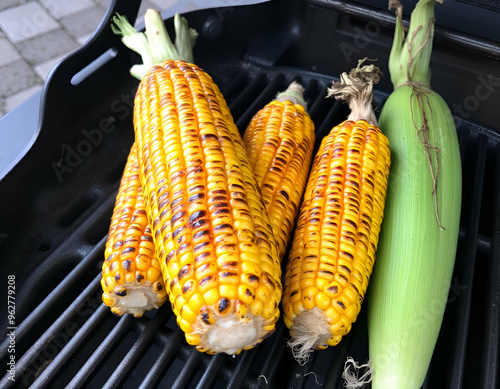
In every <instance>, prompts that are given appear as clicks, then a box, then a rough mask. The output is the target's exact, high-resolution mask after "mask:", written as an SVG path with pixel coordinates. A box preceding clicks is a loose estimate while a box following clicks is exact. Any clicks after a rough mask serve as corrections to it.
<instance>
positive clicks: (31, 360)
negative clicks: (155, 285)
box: [0, 69, 500, 388]
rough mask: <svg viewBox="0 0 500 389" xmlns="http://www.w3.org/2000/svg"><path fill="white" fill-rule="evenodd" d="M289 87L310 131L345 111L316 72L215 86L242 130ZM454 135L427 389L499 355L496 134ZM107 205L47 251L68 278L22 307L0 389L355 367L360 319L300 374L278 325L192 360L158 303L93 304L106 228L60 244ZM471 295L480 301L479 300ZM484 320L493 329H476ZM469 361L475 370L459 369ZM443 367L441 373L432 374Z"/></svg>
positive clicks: (304, 382)
mask: <svg viewBox="0 0 500 389" xmlns="http://www.w3.org/2000/svg"><path fill="white" fill-rule="evenodd" d="M291 80H298V81H300V82H302V83H303V84H304V85H305V87H306V96H307V98H308V101H309V106H310V111H311V115H312V116H313V119H314V121H315V122H316V123H317V133H318V135H319V136H321V135H322V134H323V135H324V134H325V133H327V132H328V131H329V129H330V128H331V127H332V125H334V123H338V122H340V121H341V120H343V118H345V115H346V112H347V111H346V109H347V108H346V107H345V105H343V104H342V103H340V102H334V101H332V100H327V99H325V98H324V93H322V91H324V90H326V87H327V86H328V84H329V82H330V79H329V78H327V77H325V76H321V75H316V76H315V78H314V79H313V78H312V77H311V75H307V74H302V73H301V72H300V71H297V70H294V71H290V70H288V73H284V72H280V71H276V70H273V71H266V70H264V69H253V71H251V72H247V73H245V74H244V81H243V84H245V85H244V86H242V85H241V84H242V81H241V79H240V80H237V82H238V83H239V85H238V87H237V88H235V87H232V86H231V85H227V87H226V88H225V90H226V92H225V94H226V96H227V100H228V101H229V102H230V108H231V109H232V111H233V112H236V113H238V112H241V113H240V114H238V116H236V114H235V120H236V122H237V123H238V125H239V128H240V129H243V128H244V126H245V125H246V123H247V122H248V120H249V118H250V117H251V116H252V114H253V113H254V112H255V110H256V109H258V108H257V107H259V106H261V105H262V104H265V102H266V101H268V100H269V98H270V97H272V96H274V95H275V93H276V92H277V91H279V90H281V89H283V88H284V87H286V85H287V84H288V83H289V82H290V81H291ZM236 91H237V92H236ZM312 96H316V97H315V98H313V97H312ZM383 99H384V96H381V95H377V96H376V98H375V101H376V103H377V102H378V103H381V102H383ZM245 107H247V109H245ZM459 132H460V144H461V151H462V160H463V164H464V172H465V173H464V204H471V205H472V206H469V207H467V206H466V207H463V215H462V225H461V230H460V231H461V232H460V243H459V253H458V257H457V266H456V270H455V274H454V278H453V284H452V286H453V287H452V289H451V291H450V296H449V297H448V301H449V304H448V309H447V313H446V318H445V325H444V326H445V328H446V329H447V330H446V331H443V334H442V335H441V337H440V339H439V343H438V347H437V350H436V354H435V358H434V361H433V364H432V366H431V369H430V372H429V377H428V384H427V387H428V388H438V387H439V388H444V387H449V388H456V387H461V385H463V387H472V386H470V384H472V383H474V382H481V380H483V381H482V382H484V385H485V386H484V387H487V385H486V382H487V380H490V379H496V373H495V370H494V368H493V370H492V369H491V368H488V366H491V363H492V362H495V361H496V360H497V358H498V351H497V345H495V344H494V343H492V342H491V341H490V337H492V336H493V333H494V330H495V326H497V327H496V329H497V330H498V306H497V305H495V304H496V303H498V293H496V294H495V293H494V292H495V289H494V288H495V286H496V284H495V282H496V283H498V271H499V270H498V269H499V268H500V267H499V263H498V262H499V259H498V250H497V249H495V248H496V247H498V237H499V231H500V225H499V220H500V218H497V217H496V216H498V214H499V208H498V207H499V204H500V184H499V183H500V157H499V154H498V147H499V142H498V137H497V136H496V135H494V134H491V135H490V134H488V133H487V132H483V131H481V132H479V131H478V127H477V126H474V125H472V124H469V123H464V124H463V125H462V126H461V127H460V128H459ZM492 177H493V179H492ZM113 204H114V193H113V194H112V195H110V196H109V197H108V198H105V199H103V200H102V201H101V205H100V206H98V207H94V208H93V209H92V206H91V205H89V208H90V214H89V215H88V216H87V219H86V220H83V221H82V222H81V224H80V227H79V228H77V229H76V230H75V231H74V232H73V233H72V234H70V236H69V237H68V238H67V239H66V240H65V241H64V243H63V244H62V245H61V246H60V247H58V248H57V249H56V250H55V251H54V253H53V254H52V255H51V257H54V258H52V261H54V262H59V261H60V262H64V261H65V262H68V266H67V267H66V269H68V271H67V272H65V276H64V278H63V279H62V280H61V281H60V282H59V283H58V284H57V285H56V286H55V287H54V289H53V290H52V291H51V292H50V293H49V295H48V296H47V297H45V298H44V299H43V300H42V301H41V302H40V303H39V304H32V305H33V306H32V307H31V308H30V313H29V314H28V315H27V317H26V319H25V320H23V322H22V323H20V324H19V325H18V327H17V334H16V343H17V344H16V357H17V358H18V360H17V365H16V370H17V374H16V375H17V377H16V382H15V383H14V382H12V381H8V380H6V377H7V376H5V377H4V378H3V381H2V382H1V384H0V386H2V387H5V388H11V387H19V388H21V387H27V386H30V387H32V388H43V387H50V388H56V387H64V386H68V387H75V388H77V387H91V388H100V387H103V388H112V387H124V388H151V387H156V386H158V385H159V386H160V387H168V388H208V387H214V388H236V387H242V388H256V387H275V388H284V387H290V388H292V387H293V388H299V387H311V388H312V387H315V386H317V383H320V384H322V385H323V387H339V388H340V387H342V382H343V381H342V378H341V374H342V370H343V365H344V362H345V360H346V358H347V356H352V357H354V358H355V359H356V360H359V361H363V360H366V358H367V334H366V317H365V315H364V314H363V313H362V314H361V316H360V318H359V319H358V322H357V323H356V325H355V326H354V327H353V330H352V333H351V334H349V335H348V336H347V337H346V338H345V339H344V340H343V341H342V342H341V343H340V344H339V346H337V347H335V348H329V349H327V350H325V351H321V352H316V353H314V355H313V358H312V359H311V361H310V362H309V363H308V364H307V365H306V366H304V367H301V366H299V365H297V364H295V362H293V360H292V358H291V355H290V351H289V350H288V349H287V347H286V344H285V339H286V338H287V337H288V332H287V329H286V328H285V327H284V325H283V322H282V321H281V320H280V323H279V325H278V328H277V330H276V332H275V334H273V335H272V337H270V338H269V339H267V340H266V341H264V342H263V343H262V344H261V345H260V346H259V347H257V348H256V349H255V350H250V351H246V352H243V353H242V354H241V355H239V356H236V357H234V358H233V357H231V356H226V355H217V356H208V355H205V354H200V353H198V352H197V351H196V350H195V349H194V348H191V347H190V346H188V345H187V344H186V343H185V341H184V337H183V334H182V332H181V331H180V330H179V329H178V328H177V326H176V323H175V317H174V316H173V314H172V311H171V309H170V307H169V306H164V307H162V308H161V309H159V310H158V311H156V312H149V313H147V314H146V315H145V317H143V318H141V319H135V318H133V317H130V316H124V317H120V318H119V317H116V316H114V315H113V314H111V313H110V311H109V309H108V308H107V307H105V306H103V305H102V303H101V301H100V299H101V297H100V294H101V289H100V284H99V281H100V273H99V268H100V264H101V263H102V259H103V252H104V245H105V233H104V234H102V236H101V238H100V239H99V240H98V242H97V243H96V244H94V245H93V246H92V247H91V249H90V250H88V252H87V253H86V254H85V255H83V256H82V258H80V259H79V260H78V261H75V260H74V259H73V258H72V257H68V256H67V250H68V249H67V248H66V247H65V246H67V247H71V250H74V251H78V246H81V245H82V241H81V236H82V235H85V230H88V229H95V228H97V229H98V230H99V231H106V229H107V227H108V223H109V217H110V214H111V212H112V207H113ZM485 207H486V208H485ZM85 212H87V211H84V213H85ZM69 269H71V270H70V271H69ZM47 276H48V277H53V276H54V275H53V274H48V275H47ZM82 280H85V282H82ZM484 285H486V288H485V289H483V288H482V287H483V286H484ZM35 289H36V288H35ZM492 292H493V293H492ZM497 292H498V291H497ZM62 296H64V298H62ZM367 298H369V294H368V296H367ZM481 300H484V302H483V303H478V301H481ZM495 307H496V308H495ZM483 323H486V326H487V328H490V329H491V330H492V331H493V332H487V331H483V328H484V324H483ZM7 346H8V343H7V342H4V343H3V344H2V347H1V357H2V363H6V362H7V359H6V358H7V357H8V354H7ZM450 353H451V355H450ZM445 356H446V358H444V357H445ZM477 359H479V360H481V366H483V370H479V371H474V369H469V368H467V366H470V365H473V364H475V363H477V361H476V360H477ZM493 366H494V365H493ZM443 369H444V371H446V372H447V374H443ZM309 372H314V375H313V374H307V373H309Z"/></svg>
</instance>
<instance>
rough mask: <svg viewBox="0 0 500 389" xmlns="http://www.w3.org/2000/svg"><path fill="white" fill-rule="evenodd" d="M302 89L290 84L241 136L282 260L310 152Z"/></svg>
mask: <svg viewBox="0 0 500 389" xmlns="http://www.w3.org/2000/svg"><path fill="white" fill-rule="evenodd" d="M302 94H303V88H302V86H301V85H299V84H298V83H296V82H293V83H292V84H291V85H290V86H289V87H288V89H287V90H286V91H284V92H282V93H280V94H278V96H277V97H276V99H274V100H273V101H271V102H270V103H268V104H267V105H266V106H265V107H263V108H262V109H261V110H260V111H259V112H257V113H256V114H255V115H254V116H253V118H252V120H251V121H250V123H249V125H248V127H247V128H246V130H245V133H244V135H243V141H244V144H245V150H246V154H247V156H248V159H249V162H250V165H251V166H252V169H253V172H254V175H255V178H256V179H257V183H258V184H259V186H260V188H261V191H262V196H263V199H264V203H265V205H266V209H267V211H268V214H269V220H270V222H271V226H272V228H273V232H274V235H275V236H276V238H277V241H278V244H279V255H280V258H283V256H284V255H285V252H286V250H287V248H288V245H289V243H290V240H291V238H292V236H293V229H294V227H295V219H296V217H297V212H298V209H299V205H300V200H301V198H302V195H303V193H304V189H305V185H306V181H307V175H308V173H309V168H310V166H311V160H312V154H313V147H314V139H315V135H314V123H313V121H312V120H311V118H310V116H309V114H308V113H307V111H306V108H305V106H306V104H305V102H304V99H303V96H302Z"/></svg>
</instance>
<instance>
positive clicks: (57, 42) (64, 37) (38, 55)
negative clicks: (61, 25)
mask: <svg viewBox="0 0 500 389" xmlns="http://www.w3.org/2000/svg"><path fill="white" fill-rule="evenodd" d="M16 46H17V49H18V50H19V52H20V53H21V55H22V56H23V57H24V58H25V59H26V60H27V61H29V62H31V63H33V64H39V63H41V62H45V61H47V60H49V59H51V58H54V57H57V56H58V55H60V54H63V53H67V52H70V51H74V50H76V49H78V47H80V45H79V44H78V43H77V42H76V41H75V40H74V39H73V38H72V37H71V36H68V34H67V33H66V32H65V31H64V30H62V29H59V30H54V31H50V32H48V33H46V34H43V35H39V36H37V37H35V38H32V39H29V40H26V41H24V42H20V43H18V44H17V45H16Z"/></svg>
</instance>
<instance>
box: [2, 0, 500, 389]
mask: <svg viewBox="0 0 500 389" xmlns="http://www.w3.org/2000/svg"><path fill="white" fill-rule="evenodd" d="M447 2H448V3H447ZM403 4H404V6H405V12H406V14H405V15H406V16H408V14H409V12H410V10H411V9H413V4H414V2H409V1H407V2H403ZM139 5H140V2H139V1H117V0H114V1H112V3H111V5H110V8H109V9H108V12H107V14H106V15H105V17H104V19H103V22H102V23H101V25H100V26H99V28H98V30H97V31H96V33H95V35H94V36H93V38H92V39H91V40H90V41H89V42H88V43H87V44H86V45H85V46H84V47H82V48H81V49H80V50H78V51H76V52H74V53H73V54H71V55H70V56H69V57H68V58H67V59H65V60H64V61H62V62H61V63H60V64H59V65H58V66H57V67H56V68H55V69H54V70H53V71H52V73H51V74H50V76H49V78H48V80H47V82H46V84H45V87H44V89H43V92H42V96H41V105H40V117H39V121H38V126H37V130H36V134H35V135H36V140H34V142H33V143H32V145H31V146H30V147H28V148H27V149H26V150H25V151H24V152H23V154H24V155H22V158H18V161H17V162H16V163H15V164H13V165H14V166H13V167H12V168H11V169H10V170H9V171H8V172H7V173H6V174H5V175H4V176H3V177H1V181H0V193H1V198H2V205H3V209H2V212H1V213H0V274H1V275H2V277H1V278H2V280H1V283H2V285H1V288H2V292H1V296H2V299H1V301H0V307H1V310H0V329H1V331H4V335H3V341H2V343H1V346H0V360H1V366H3V374H5V371H6V369H9V365H8V362H9V361H10V360H11V355H15V381H11V380H9V379H8V377H9V373H7V374H5V375H3V378H2V379H1V381H0V387H2V388H25V387H32V388H43V387H45V388H62V387H71V388H80V387H88V388H115V387H121V388H153V387H159V388H321V387H323V388H342V387H343V386H342V385H343V379H342V371H343V369H344V363H345V362H346V359H347V358H348V357H349V356H350V357H352V358H353V359H354V360H355V361H359V362H363V363H366V362H367V360H368V337H367V327H366V308H365V309H362V310H361V314H360V316H359V317H358V320H357V321H356V323H355V324H354V325H353V328H352V331H351V332H350V333H349V334H348V335H347V336H345V337H344V339H343V340H342V341H341V343H340V344H339V345H338V346H336V347H329V348H328V349H326V350H323V351H316V352H314V353H313V354H312V356H311V358H310V360H309V362H308V363H307V364H306V365H304V366H300V365H299V364H297V363H296V362H295V361H294V360H293V358H292V355H291V352H290V350H289V349H288V348H287V346H286V340H287V338H288V337H289V334H288V330H287V329H286V327H285V326H284V324H283V320H282V319H280V321H279V322H278V325H277V329H276V331H275V333H274V334H273V335H272V336H271V337H269V338H267V339H266V340H265V341H263V342H262V343H261V344H260V345H259V346H258V347H256V348H255V349H252V350H248V351H244V352H242V353H241V354H240V355H237V356H229V355H225V354H224V355H215V356H210V355H206V354H202V353H199V352H198V351H196V350H195V348H193V347H191V346H189V345H188V344H187V343H186V342H185V340H184V335H183V333H182V332H181V330H180V329H179V328H178V327H177V325H176V321H175V316H174V315H173V313H172V310H171V308H170V306H169V304H166V305H165V306H163V307H162V308H161V309H159V310H157V311H152V312H148V313H146V314H145V316H144V317H142V318H139V319H137V318H134V317H131V316H130V315H126V316H123V317H117V316H115V315H113V314H112V313H111V312H110V310H109V308H107V307H105V306H104V305H103V304H102V302H101V287H100V284H99V282H100V268H101V265H102V261H103V259H104V245H105V239H106V234H107V232H108V228H109V222H110V217H111V214H112V211H113V206H114V200H115V195H116V193H117V190H118V185H119V181H120V178H121V174H122V172H123V167H124V165H125V161H126V158H127V155H128V152H129V150H130V147H131V145H132V143H133V138H134V136H133V128H132V104H133V97H134V93H135V89H136V87H137V85H138V81H137V80H135V79H133V78H132V77H131V76H130V75H129V73H128V69H129V68H130V66H131V65H132V64H133V63H137V62H139V58H138V56H137V55H135V54H134V53H131V52H130V51H129V50H128V49H127V48H125V47H124V46H123V45H122V44H121V42H120V40H119V37H117V36H116V35H114V34H113V33H112V32H111V30H110V28H109V20H110V18H111V16H112V15H113V14H114V12H115V11H116V12H119V13H121V14H124V15H127V16H128V18H129V20H135V18H136V16H137V13H138V9H139ZM439 7H443V8H441V9H440V8H439ZM445 7H446V8H445ZM386 8H387V7H386V1H385V0H384V1H357V2H354V1H352V2H351V1H342V0H310V1H285V0H275V1H271V2H266V3H262V4H256V5H247V6H226V7H219V8H212V9H205V10H197V11H193V12H189V13H186V14H185V16H186V17H187V19H188V20H189V23H190V25H191V26H192V27H194V28H195V29H196V30H197V31H198V32H199V33H200V37H199V38H198V41H197V45H196V47H195V52H194V54H195V61H196V63H197V64H198V65H199V66H200V67H202V68H203V69H204V70H206V71H207V72H208V73H209V74H210V75H211V76H212V77H213V79H214V81H215V82H216V83H217V84H218V85H219V87H220V89H221V91H222V93H223V94H224V96H225V98H226V100H227V102H228V104H229V107H230V109H231V111H232V113H233V116H234V119H235V121H236V124H237V126H238V128H239V129H240V131H243V130H244V129H245V127H246V125H247V123H248V122H249V120H250V118H251V117H252V116H253V114H254V113H255V112H256V111H257V110H258V109H259V108H260V107H262V106H263V105H264V104H265V103H267V102H268V101H270V100H271V99H272V98H273V97H274V96H275V94H276V93H277V92H278V91H281V90H284V89H285V88H286V86H287V85H288V84H289V83H290V82H291V81H293V80H297V81H300V82H301V83H302V84H303V85H304V87H305V97H306V100H307V102H308V107H309V112H310V115H311V117H312V119H313V120H314V122H315V124H316V134H317V135H316V136H317V143H316V149H317V147H318V145H319V142H320V140H321V138H322V137H323V136H324V135H326V134H327V133H328V132H329V130H330V129H331V128H332V127H333V126H334V125H335V124H338V123H339V122H341V121H342V120H344V119H345V118H346V116H347V114H348V107H347V106H346V105H345V104H343V103H342V102H340V101H334V100H332V99H326V98H325V95H326V88H327V86H329V84H330V83H331V81H332V80H338V76H339V74H340V73H341V72H343V71H348V70H349V69H351V68H352V67H354V66H355V65H356V63H357V61H358V59H360V58H362V57H368V58H377V59H378V62H377V64H378V66H380V67H381V69H382V71H383V72H384V74H385V76H384V77H383V79H382V81H381V83H380V84H379V85H377V86H376V88H375V95H374V102H373V105H374V107H375V108H376V112H379V111H380V108H381V107H382V106H383V104H384V101H385V99H386V98H387V96H388V95H389V93H390V92H391V90H392V86H391V84H390V80H389V72H388V70H387V65H386V64H387V59H388V55H389V50H390V45H391V42H392V34H393V28H394V19H395V18H394V15H393V14H392V13H390V12H389V11H387V10H386ZM436 12H437V16H436V17H437V25H436V37H435V44H434V52H433V57H432V62H431V68H432V71H433V76H432V86H433V89H435V90H436V91H437V92H438V93H440V94H441V95H442V96H443V98H444V99H445V100H446V101H447V102H448V104H449V106H450V107H451V109H452V112H453V113H454V115H455V119H456V124H457V131H458V135H459V140H460V148H461V158H462V166H463V200H462V216H461V226H460V237H459V246H458V251H457V259H456V265H455V270H454V275H453V279H452V285H451V288H450V292H449V296H448V301H447V306H446V312H445V317H444V322H443V326H442V330H441V333H440V336H439V339H438V343H437V346H436V349H435V353H434V357H433V360H432V363H431V365H430V368H429V371H428V374H427V378H426V381H425V384H424V388H427V389H431V388H432V389H434V388H439V389H441V388H484V389H486V388H497V387H498V386H499V385H498V384H499V367H498V366H499V365H498V362H499V335H500V324H499V309H500V152H499V145H500V127H499V126H498V108H499V101H500V91H499V89H500V68H499V62H498V61H499V58H500V41H499V39H500V31H499V27H498V24H496V23H497V20H498V16H499V12H500V8H498V5H496V3H494V2H488V1H464V2H459V1H455V2H454V1H451V0H447V1H445V4H443V5H442V6H440V5H438V6H436ZM446 12H448V13H451V14H455V15H457V14H460V15H462V16H464V15H470V17H471V18H473V17H478V18H481V20H482V24H480V25H477V23H471V26H469V27H468V30H467V29H466V28H464V27H463V25H462V28H460V27H459V26H457V25H454V24H453V23H454V22H456V19H455V18H452V17H449V16H448V17H447V16H446V15H447V13H446ZM463 12H465V14H464V13H463ZM468 12H470V13H469V14H467V13H468ZM448 15H449V14H448ZM164 16H165V17H167V16H171V15H167V14H164ZM166 22H167V26H168V28H169V29H171V28H172V20H171V19H170V18H167V20H166ZM495 39H496V40H495ZM481 85H482V86H483V87H481ZM19 112H20V113H21V112H23V111H22V109H21V110H20V111H19ZM20 113H18V116H19V115H20ZM14 114H15V113H14ZM19 123H21V125H22V123H23V121H22V118H20V119H19ZM0 147H1V148H6V147H7V148H8V145H5V144H4V145H1V146H0ZM12 276H14V277H12ZM14 278H15V287H16V289H15V291H16V294H15V303H16V305H15V321H14V322H12V323H9V321H8V302H7V285H9V281H10V280H13V279H14ZM369 298H370V292H369V289H368V293H367V295H366V299H369ZM364 307H366V302H365V303H364ZM13 342H14V343H13ZM13 345H14V349H15V354H12V353H11V351H12V346H13ZM366 387H369V385H367V386H366Z"/></svg>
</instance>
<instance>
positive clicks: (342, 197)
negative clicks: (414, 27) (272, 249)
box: [283, 65, 390, 363]
mask: <svg viewBox="0 0 500 389" xmlns="http://www.w3.org/2000/svg"><path fill="white" fill-rule="evenodd" d="M379 77H380V74H379V70H378V68H376V67H374V66H373V65H370V66H364V67H362V68H360V66H358V67H357V68H356V69H353V71H352V72H351V73H350V74H349V75H347V74H346V73H343V74H342V76H341V82H339V83H333V85H332V88H331V89H329V95H334V96H335V97H336V98H339V97H342V98H343V99H344V100H346V101H348V102H349V105H350V108H351V114H350V115H349V118H348V119H347V120H346V121H344V122H343V123H341V124H339V125H338V126H336V127H334V128H333V129H332V130H331V131H330V133H329V135H327V136H326V137H325V138H324V139H323V140H322V142H321V145H320V148H319V150H318V152H317V154H316V156H315V159H314V161H313V166H312V168H311V173H310V176H309V179H308V182H307V186H306V190H305V194H304V199H303V202H302V205H301V209H300V213H299V219H298V222H297V229H296V232H295V236H294V239H293V243H292V248H291V251H290V256H289V261H288V263H287V267H286V276H285V284H284V292H283V309H284V318H285V324H286V325H287V327H288V328H290V329H291V335H292V339H291V340H290V342H289V346H290V347H291V348H292V352H293V355H294V357H295V358H296V359H297V361H298V362H299V363H305V362H306V361H307V360H308V356H309V353H310V352H311V351H312V350H313V349H322V348H326V347H327V346H328V345H330V346H334V345H336V344H337V343H339V342H340V340H341V338H342V336H344V335H345V334H347V333H348V332H349V331H350V329H351V326H352V323H353V322H354V321H355V320H356V318H357V315H358V313H359V311H360V309H361V303H362V301H363V298H364V295H365V292H366V289H367V286H368V280H369V278H370V274H371V271H372V266H373V263H374V261H375V251H376V248H377V242H378V234H379V230H380V224H381V222H382V217H383V209H384V202H385V195H386V190H387V177H388V174H389V166H390V149H389V143H388V140H387V138H386V137H385V136H384V135H383V134H382V132H381V130H380V129H379V128H378V127H377V126H376V118H375V115H374V113H373V110H372V108H371V99H372V89H373V83H374V82H377V81H378V79H379Z"/></svg>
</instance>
